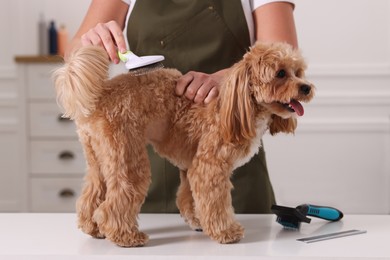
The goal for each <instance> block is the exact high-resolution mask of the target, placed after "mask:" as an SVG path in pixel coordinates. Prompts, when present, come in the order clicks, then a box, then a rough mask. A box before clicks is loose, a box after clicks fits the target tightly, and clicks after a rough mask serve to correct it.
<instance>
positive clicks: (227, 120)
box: [219, 62, 256, 143]
mask: <svg viewBox="0 0 390 260" xmlns="http://www.w3.org/2000/svg"><path fill="white" fill-rule="evenodd" d="M249 71H250V67H249V65H248V64H247V63H245V62H240V63H237V64H236V65H234V66H233V67H232V68H231V69H230V71H229V72H228V73H229V76H228V77H227V78H226V81H225V84H223V89H221V93H220V99H219V102H220V103H219V109H220V112H221V113H220V114H221V118H220V119H221V130H222V133H221V134H222V137H223V139H224V140H225V141H226V142H231V141H233V142H238V143H242V142H244V141H245V140H249V139H251V138H253V137H254V136H255V135H256V127H255V122H254V111H253V109H254V104H253V101H252V98H251V87H250V78H249V77H250V75H249Z"/></svg>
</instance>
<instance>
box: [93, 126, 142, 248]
mask: <svg viewBox="0 0 390 260" xmlns="http://www.w3.org/2000/svg"><path fill="white" fill-rule="evenodd" d="M126 127H127V126H126ZM130 127H131V126H129V128H128V129H126V131H123V130H122V131H120V130H116V131H115V130H114V129H112V128H113V127H112V126H108V127H107V128H106V129H105V131H106V132H104V133H102V134H100V143H101V147H100V149H99V153H100V155H99V160H100V163H101V171H102V173H103V175H104V180H105V183H106V186H107V191H106V197H105V201H104V202H103V203H102V204H100V206H99V207H98V208H97V209H96V210H95V214H94V220H95V221H96V223H97V224H98V227H99V230H100V232H102V234H104V235H105V236H106V238H107V239H109V240H111V241H112V242H114V243H116V244H117V245H119V246H123V247H136V246H143V245H144V244H145V243H146V242H147V241H148V236H147V235H146V234H144V233H142V232H140V231H139V230H138V222H137V216H138V213H139V211H140V208H141V206H142V204H143V202H144V200H145V197H146V194H147V190H148V187H149V184H150V164H149V160H148V156H147V151H146V147H145V142H144V140H143V139H142V138H139V136H137V137H131V136H128V135H130V134H132V133H136V132H137V131H136V130H133V129H130Z"/></svg>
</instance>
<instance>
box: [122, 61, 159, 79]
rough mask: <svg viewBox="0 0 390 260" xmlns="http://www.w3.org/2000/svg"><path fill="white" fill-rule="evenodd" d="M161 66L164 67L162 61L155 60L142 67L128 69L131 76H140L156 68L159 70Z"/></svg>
mask: <svg viewBox="0 0 390 260" xmlns="http://www.w3.org/2000/svg"><path fill="white" fill-rule="evenodd" d="M162 68H164V64H162V62H157V63H154V64H150V65H146V66H143V67H139V68H135V69H131V70H129V73H130V74H131V75H133V76H141V75H145V74H148V73H150V72H153V71H156V70H160V69H162Z"/></svg>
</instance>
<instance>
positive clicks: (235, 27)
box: [65, 0, 298, 213]
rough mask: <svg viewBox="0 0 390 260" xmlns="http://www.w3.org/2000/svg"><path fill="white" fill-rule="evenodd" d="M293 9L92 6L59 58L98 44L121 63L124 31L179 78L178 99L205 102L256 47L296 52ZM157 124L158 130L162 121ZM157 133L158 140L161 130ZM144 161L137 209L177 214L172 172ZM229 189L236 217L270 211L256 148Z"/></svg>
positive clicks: (253, 4) (102, 1) (146, 1)
mask: <svg viewBox="0 0 390 260" xmlns="http://www.w3.org/2000/svg"><path fill="white" fill-rule="evenodd" d="M130 1H131V2H130ZM293 9H294V4H293V3H292V1H275V0H257V1H256V0H252V1H250V0H228V1H227V0H225V1H224V0H219V1H218V0H199V1H192V0H181V1H178V0H138V1H135V0H110V1H107V0H93V1H92V3H91V5H90V7H89V10H88V12H87V14H86V16H85V18H84V20H83V22H82V24H81V26H80V28H79V30H78V32H77V33H76V35H75V36H74V38H73V39H72V41H71V44H70V45H69V47H68V49H67V51H66V53H65V59H66V58H67V56H68V55H69V54H70V53H71V52H72V51H74V50H76V49H77V48H80V47H81V46H86V45H99V46H102V47H104V48H105V50H106V51H107V53H108V56H109V57H110V59H111V60H112V61H113V62H114V63H119V58H118V56H117V51H118V50H119V51H120V52H125V51H126V50H127V46H126V39H125V36H124V34H123V30H124V28H125V27H126V25H127V39H128V43H129V46H130V49H131V50H132V51H133V52H134V53H135V54H137V55H139V56H142V55H150V54H161V55H164V56H165V58H166V60H165V61H164V65H165V66H166V67H174V68H176V69H178V70H180V71H181V72H182V73H183V76H182V77H181V79H180V80H179V81H178V82H177V86H176V94H177V95H184V96H185V97H186V98H188V99H190V100H193V101H194V102H195V103H206V104H207V103H208V102H210V100H212V99H213V98H215V97H216V96H217V95H218V88H219V83H220V81H221V79H222V77H223V76H224V74H225V73H226V68H228V67H230V66H231V65H232V64H234V63H235V62H237V61H238V60H239V59H241V57H242V56H243V55H244V53H245V52H246V51H247V50H248V48H249V46H251V45H252V44H253V43H254V42H255V41H267V42H275V41H283V42H287V43H290V44H291V45H292V46H294V47H297V45H298V43H297V36H296V30H295V24H294V18H293ZM129 10H130V12H131V13H130V16H129V18H128V19H127V17H128V16H127V14H128V12H129ZM150 98H153V97H150ZM158 124H160V125H161V127H164V122H158ZM155 129H156V130H155V131H156V134H157V133H158V131H159V129H160V127H156V128H155ZM149 157H150V160H151V168H152V185H151V187H150V190H149V193H148V197H147V199H146V201H145V204H144V206H143V208H142V211H143V212H177V208H176V205H175V193H176V190H177V186H178V183H179V173H178V170H177V169H176V168H175V167H174V166H172V165H170V164H169V163H168V162H166V161H164V160H162V159H161V158H159V157H158V155H156V154H155V153H154V152H153V151H152V149H149ZM232 183H233V186H234V190H233V191H232V197H233V206H234V208H235V212H236V213H269V212H270V207H271V205H272V204H273V203H275V198H274V194H273V190H272V186H271V183H270V180H269V176H268V170H267V166H266V162H265V153H264V150H263V149H262V148H260V150H259V153H258V154H257V155H255V156H254V157H253V158H252V160H251V161H250V162H249V163H247V164H246V165H244V166H242V167H240V168H238V169H236V170H235V172H234V173H233V176H232Z"/></svg>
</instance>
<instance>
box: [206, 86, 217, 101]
mask: <svg viewBox="0 0 390 260" xmlns="http://www.w3.org/2000/svg"><path fill="white" fill-rule="evenodd" d="M218 94H219V89H218V87H216V86H215V87H213V88H212V89H211V90H210V91H209V93H208V94H207V97H206V98H205V99H204V103H205V104H208V103H210V102H211V100H213V99H215V98H216V97H217V96H218Z"/></svg>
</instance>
